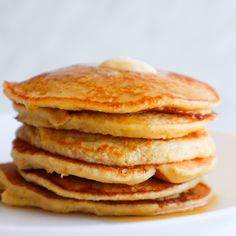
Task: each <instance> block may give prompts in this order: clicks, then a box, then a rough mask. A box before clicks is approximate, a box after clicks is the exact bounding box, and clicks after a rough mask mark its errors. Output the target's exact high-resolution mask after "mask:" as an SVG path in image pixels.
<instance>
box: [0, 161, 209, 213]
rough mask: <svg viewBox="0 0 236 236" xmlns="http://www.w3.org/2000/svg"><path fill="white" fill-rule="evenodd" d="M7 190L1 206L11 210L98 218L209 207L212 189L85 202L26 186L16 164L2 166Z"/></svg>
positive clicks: (0, 175)
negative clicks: (150, 198) (86, 215)
mask: <svg viewBox="0 0 236 236" xmlns="http://www.w3.org/2000/svg"><path fill="white" fill-rule="evenodd" d="M0 182H1V184H2V185H3V186H4V189H5V190H4V192H3V194H2V198H1V200H2V202H3V203H4V204H7V205H10V206H22V207H23V206H24V207H38V208H42V209H44V210H47V211H52V212H57V213H69V212H84V213H91V214H96V215H117V216H119V215H120V216H121V215H158V214H164V213H171V212H181V211H186V210H190V209H194V208H196V207H200V206H204V205H206V204H207V203H208V202H209V200H210V198H211V195H212V193H211V189H210V188H209V187H208V186H207V185H206V184H204V183H199V184H197V185H196V186H195V187H193V188H192V189H189V190H187V191H185V192H183V193H181V194H179V195H178V196H176V197H175V198H167V199H165V198H162V199H154V200H137V201H85V200H76V199H71V198H64V197H61V196H58V195H56V194H55V193H53V192H51V191H48V190H47V189H45V188H42V187H39V186H36V185H34V184H31V183H28V182H26V181H25V180H24V179H23V178H22V177H21V176H20V175H19V174H18V172H17V170H16V166H15V165H14V164H10V163H8V164H1V165H0Z"/></svg>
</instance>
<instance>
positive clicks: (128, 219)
mask: <svg viewBox="0 0 236 236" xmlns="http://www.w3.org/2000/svg"><path fill="white" fill-rule="evenodd" d="M218 202H219V199H218V197H217V196H216V195H214V196H213V197H212V198H211V200H210V201H209V203H208V204H207V205H206V206H202V207H198V208H196V209H193V210H189V211H185V212H179V213H170V214H163V215H158V216H120V217H117V216H115V217H114V216H113V217H104V218H103V219H104V220H105V221H106V220H107V221H110V222H113V223H122V222H141V221H151V220H163V219H170V218H175V217H182V216H191V215H196V214H200V213H205V212H208V211H211V210H212V209H214V208H215V207H216V205H217V204H218Z"/></svg>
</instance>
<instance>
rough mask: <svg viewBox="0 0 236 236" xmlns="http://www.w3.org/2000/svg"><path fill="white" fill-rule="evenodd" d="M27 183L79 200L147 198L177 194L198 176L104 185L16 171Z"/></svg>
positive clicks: (26, 171)
mask: <svg viewBox="0 0 236 236" xmlns="http://www.w3.org/2000/svg"><path fill="white" fill-rule="evenodd" d="M19 173H20V175H21V176H22V177H23V178H24V179H25V180H26V181H28V182H32V183H35V184H37V185H39V186H42V187H45V188H46V189H48V190H50V191H52V192H54V193H56V194H57V195H59V196H62V197H67V198H74V199H78V200H92V201H101V200H110V201H117V200H119V201H120V200H129V201H130V200H131V201H134V200H147V199H157V198H164V197H165V198H166V197H172V196H176V195H177V194H179V193H181V192H184V191H186V190H188V189H190V188H193V187H194V186H196V185H197V184H198V183H199V182H200V179H199V178H197V179H194V180H192V181H189V182H186V183H184V184H171V183H167V182H165V181H163V180H159V179H155V178H152V179H149V180H147V181H145V182H144V183H141V184H137V185H135V186H128V185H124V184H104V183H100V182H97V181H92V180H86V179H82V178H78V177H74V176H66V177H63V178H61V177H60V175H58V174H55V173H54V174H48V173H47V172H46V171H44V170H33V169H31V170H24V171H22V170H21V171H19Z"/></svg>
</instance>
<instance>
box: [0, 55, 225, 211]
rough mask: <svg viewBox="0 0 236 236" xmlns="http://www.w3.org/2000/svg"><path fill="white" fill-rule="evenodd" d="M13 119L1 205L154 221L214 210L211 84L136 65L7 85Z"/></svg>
mask: <svg viewBox="0 0 236 236" xmlns="http://www.w3.org/2000/svg"><path fill="white" fill-rule="evenodd" d="M4 91H5V93H6V94H7V96H8V97H9V98H10V99H11V100H12V101H13V102H14V108H15V110H16V111H17V112H18V116H17V120H19V121H20V122H22V123H23V125H22V126H21V127H20V128H19V129H18V130H17V132H16V139H15V140H14V142H13V149H12V156H13V159H14V163H6V164H1V165H0V186H1V187H0V188H1V189H2V202H3V203H6V204H8V205H13V206H33V207H39V208H42V209H45V210H49V211H53V212H61V213H66V212H76V211H79V212H86V213H94V214H97V215H153V214H163V213H169V212H178V211H185V210H188V209H193V208H195V207H199V206H203V205H205V204H207V203H208V201H209V199H210V197H211V189H210V187H209V186H208V185H206V184H205V183H203V182H201V177H202V176H203V175H204V174H206V173H208V172H209V171H210V170H211V169H212V167H213V166H214V163H215V146H214V143H213V140H212V138H211V137H210V136H209V134H208V132H207V130H206V128H205V127H206V125H207V124H208V123H209V122H210V121H212V120H213V119H214V118H215V116H216V115H215V114H214V113H213V112H212V108H213V107H214V106H216V105H217V104H218V103H219V100H220V99H219V96H218V95H217V93H216V92H215V91H214V89H213V88H211V87H210V86H209V85H206V84H204V83H201V82H199V81H196V80H193V79H191V78H188V77H186V76H182V75H177V74H174V73H169V72H163V71H156V70H155V69H153V68H152V67H151V66H150V65H147V64H145V63H143V62H140V61H137V60H131V59H116V60H108V61H105V62H104V63H102V64H100V65H98V66H88V65H75V66H71V67H67V68H63V69H60V70H56V71H52V72H48V73H43V74H40V75H38V76H36V77H33V78H31V79H29V80H26V81H23V82H20V83H10V82H5V83H4Z"/></svg>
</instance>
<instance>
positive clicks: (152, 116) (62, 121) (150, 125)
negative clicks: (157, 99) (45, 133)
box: [14, 103, 215, 139]
mask: <svg viewBox="0 0 236 236" xmlns="http://www.w3.org/2000/svg"><path fill="white" fill-rule="evenodd" d="M14 109H15V110H16V111H17V112H18V116H17V120H19V121H21V122H24V123H26V124H28V125H32V126H36V127H45V128H54V129H66V130H79V131H82V132H85V133H98V134H104V135H107V134H109V135H112V136H120V137H130V138H147V139H167V138H176V137H182V136H185V135H187V134H190V133H193V132H196V131H199V130H202V129H204V128H205V126H206V125H207V124H208V123H209V122H210V121H212V120H213V119H214V118H215V114H214V113H212V114H209V115H205V116H200V117H197V116H193V115H185V114H181V115H180V114H171V113H160V112H155V111H152V112H151V111H149V112H141V113H129V114H111V113H110V114H108V113H103V112H93V111H75V112H69V111H66V110H61V109H52V108H37V109H34V110H29V109H27V108H26V107H25V106H23V105H20V104H16V103H15V104H14Z"/></svg>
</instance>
